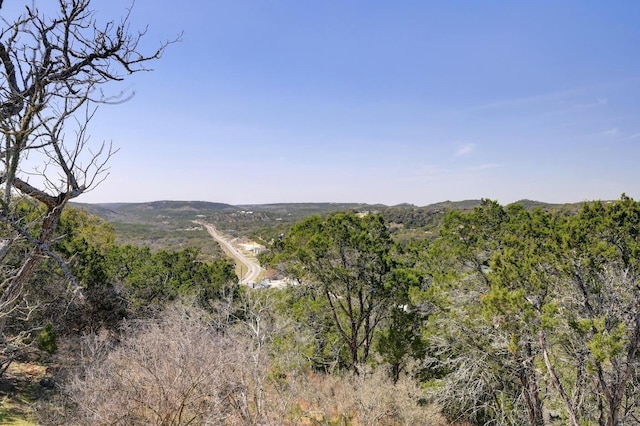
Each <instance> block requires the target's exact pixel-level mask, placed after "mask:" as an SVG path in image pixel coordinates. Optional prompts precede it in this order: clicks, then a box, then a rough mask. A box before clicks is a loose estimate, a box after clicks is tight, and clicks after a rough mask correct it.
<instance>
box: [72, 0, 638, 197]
mask: <svg viewBox="0 0 640 426" xmlns="http://www.w3.org/2000/svg"><path fill="white" fill-rule="evenodd" d="M93 3H94V7H95V8H96V9H97V10H98V12H99V15H98V16H99V17H103V18H104V19H107V18H109V17H112V18H114V17H118V16H120V15H121V14H122V12H123V11H124V9H125V8H126V7H127V5H128V4H129V2H128V1H120V0H112V1H109V2H106V1H105V2H99V1H94V2H93ZM638 22H640V2H637V1H622V0H621V1H615V2H604V1H589V0H582V1H535V2H512V1H490V0H487V1H433V2H432V1H401V2H400V1H398V2H391V1H376V0H369V1H345V0H343V1H300V0H263V1H249V0H246V1H244V0H242V1H241V0H229V1H218V0H207V1H205V0H191V1H187V2H180V3H178V2H174V1H172V2H169V1H164V0H162V1H159V0H154V1H151V0H137V1H136V4H135V8H134V11H133V15H132V27H131V28H132V29H135V28H141V27H144V26H145V25H147V24H148V25H149V30H148V33H147V35H146V38H145V43H144V46H143V47H145V48H148V49H149V50H151V49H153V48H155V47H156V46H157V44H158V43H159V42H160V41H161V40H163V39H168V38H172V37H174V36H175V35H176V34H178V33H180V32H182V31H184V35H183V40H182V42H181V43H178V44H174V45H172V46H170V47H169V48H168V49H167V51H166V53H165V55H164V56H163V58H162V59H161V60H160V61H158V62H157V63H155V64H154V65H153V67H154V68H155V71H154V72H152V73H144V74H137V75H134V76H132V77H131V78H129V79H128V80H126V81H125V82H123V83H122V84H121V85H119V86H113V87H111V88H110V89H111V90H113V91H114V92H116V91H118V90H121V89H126V90H130V91H135V97H134V98H133V99H132V100H131V101H129V102H127V103H125V104H123V105H118V106H103V107H101V109H100V110H99V112H98V115H97V117H96V119H95V121H94V122H93V127H92V130H91V134H92V138H93V140H94V142H95V143H98V142H100V141H102V140H107V141H113V143H114V145H115V146H117V147H119V148H120V151H119V152H118V154H117V155H116V156H114V157H113V159H112V160H111V174H110V176H109V178H108V179H107V180H106V181H105V182H104V183H102V184H101V185H100V186H99V187H97V188H96V189H95V190H93V191H92V192H90V193H88V194H86V195H84V196H82V197H81V198H80V199H78V201H81V202H115V201H128V202H135V201H151V200H161V199H175V200H207V201H215V202H225V203H230V204H244V203H272V202H273V203H275V202H325V201H326V202H366V203H384V204H388V205H392V204H399V203H412V204H416V205H426V204H430V203H433V202H438V201H443V200H462V199H470V198H491V199H496V200H498V201H500V202H502V203H509V202H512V201H516V200H519V199H524V198H528V199H535V200H541V201H548V202H576V201H583V200H591V199H615V198H618V197H619V196H620V194H621V193H623V192H626V193H627V195H629V196H631V197H633V198H635V199H640V167H639V159H640V25H638Z"/></svg>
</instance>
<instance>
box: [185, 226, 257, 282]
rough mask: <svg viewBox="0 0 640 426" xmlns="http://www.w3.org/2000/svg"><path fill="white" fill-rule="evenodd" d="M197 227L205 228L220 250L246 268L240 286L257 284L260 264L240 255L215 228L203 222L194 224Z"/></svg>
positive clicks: (240, 252)
mask: <svg viewBox="0 0 640 426" xmlns="http://www.w3.org/2000/svg"><path fill="white" fill-rule="evenodd" d="M196 223H198V224H199V225H202V226H204V227H205V228H206V230H207V232H209V234H210V235H211V236H212V237H213V238H214V239H215V240H216V241H217V242H218V243H220V245H221V246H222V248H223V249H224V250H225V251H226V252H227V253H229V255H230V256H231V257H233V258H234V259H236V260H237V261H239V262H240V263H242V264H243V265H244V266H246V267H247V273H246V274H245V275H244V276H243V277H242V279H241V280H240V284H244V285H251V284H255V283H257V282H258V278H260V274H261V273H262V271H263V269H262V267H260V264H259V263H257V262H255V261H254V260H252V259H249V258H248V257H247V256H245V255H244V253H242V251H240V250H238V249H237V248H236V247H235V246H234V245H233V244H231V243H230V242H229V241H227V240H226V239H225V238H224V236H223V235H222V234H221V233H220V232H218V230H217V229H216V228H215V226H213V225H211V224H208V223H204V222H196Z"/></svg>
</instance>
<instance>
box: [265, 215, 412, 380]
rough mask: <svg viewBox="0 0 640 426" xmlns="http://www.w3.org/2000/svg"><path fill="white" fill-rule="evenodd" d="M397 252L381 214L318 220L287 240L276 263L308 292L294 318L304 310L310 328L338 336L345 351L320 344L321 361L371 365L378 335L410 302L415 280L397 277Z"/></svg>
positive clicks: (301, 225) (326, 342) (328, 342)
mask: <svg viewBox="0 0 640 426" xmlns="http://www.w3.org/2000/svg"><path fill="white" fill-rule="evenodd" d="M394 250H395V244H394V242H393V240H392V239H391V235H390V233H389V230H388V228H387V227H386V225H385V223H384V220H383V218H382V217H381V216H380V215H375V214H364V215H357V214H353V213H336V214H332V215H330V216H328V217H326V218H322V217H320V216H313V217H310V218H308V219H306V220H304V221H302V222H300V223H298V224H296V225H295V226H293V227H292V229H291V232H290V233H289V234H287V235H286V236H285V238H284V240H283V241H282V243H281V244H280V245H279V250H278V252H277V253H275V254H274V256H273V257H272V259H271V261H272V263H273V264H274V265H276V266H278V267H279V268H280V269H282V270H284V271H285V273H286V274H287V275H288V276H291V277H294V278H296V279H298V280H299V281H300V282H302V283H303V286H302V287H305V290H302V291H300V292H299V293H298V294H299V299H298V300H297V301H295V302H294V303H293V307H294V312H295V310H296V309H300V308H302V311H301V312H304V314H305V315H308V316H309V323H310V324H313V325H314V326H316V327H324V328H325V330H317V331H318V332H320V333H322V334H323V335H324V336H338V341H339V342H340V343H341V346H342V347H341V348H336V347H335V342H336V340H335V339H333V338H331V339H319V340H318V341H317V346H316V351H317V353H319V354H324V355H321V356H320V357H321V358H323V357H324V358H326V355H327V353H326V351H327V350H329V351H330V355H331V356H333V357H335V358H334V359H335V360H339V361H340V363H342V362H344V363H345V364H346V366H347V367H348V368H350V369H353V370H354V371H357V368H358V366H359V365H360V364H362V363H364V362H366V361H367V360H368V358H369V355H370V354H371V350H372V349H373V348H374V340H375V338H376V337H377V333H378V331H380V330H381V329H383V328H385V327H387V326H388V324H389V320H390V319H391V317H392V311H393V310H394V309H397V306H400V305H401V304H403V303H405V301H407V300H408V297H407V296H406V294H407V291H408V286H409V283H407V280H408V278H409V275H408V274H404V275H403V274H400V273H397V267H398V264H397V262H396V260H395V259H394ZM321 307H322V308H321ZM320 308H321V309H320ZM327 330H331V331H330V332H329V333H327V332H326V331H327ZM386 347H388V345H382V346H380V348H386ZM344 355H347V356H348V358H346V359H345V358H343V356H344Z"/></svg>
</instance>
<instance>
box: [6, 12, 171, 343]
mask: <svg viewBox="0 0 640 426" xmlns="http://www.w3.org/2000/svg"><path fill="white" fill-rule="evenodd" d="M29 3H30V2H29ZM130 12H131V9H128V10H126V11H125V13H124V17H123V18H122V19H121V20H119V21H110V22H107V23H104V24H100V23H99V22H98V21H97V19H96V16H95V13H94V11H93V10H92V9H91V5H90V0H58V1H57V13H56V14H55V16H45V15H44V14H43V13H41V12H40V11H39V9H38V7H37V6H36V5H35V4H34V5H32V6H25V9H24V13H23V14H22V15H21V16H19V17H18V18H16V19H15V21H12V22H9V21H7V20H6V19H4V18H2V19H1V20H0V26H1V27H0V138H1V139H0V167H1V169H0V188H1V189H0V224H1V225H2V229H1V231H2V241H1V242H2V244H1V247H0V266H1V267H2V270H1V271H0V273H1V277H0V293H1V294H0V334H1V333H2V331H3V326H2V321H3V318H6V317H7V315H9V314H15V313H16V312H17V311H16V310H17V309H18V307H20V306H21V304H20V302H21V301H22V300H21V299H22V294H23V289H24V286H25V284H26V283H27V281H28V280H29V279H30V277H31V276H32V275H33V272H34V271H35V269H36V268H37V267H38V265H39V264H40V263H41V261H42V259H43V258H44V257H49V258H52V259H53V260H55V261H56V262H57V263H58V264H59V266H60V267H61V268H62V270H63V271H64V272H65V274H66V275H67V277H68V279H69V280H70V282H71V284H72V286H73V288H74V289H75V290H77V289H78V288H79V285H78V283H77V282H76V280H75V279H74V278H73V277H72V275H71V274H70V273H69V270H68V268H66V265H65V263H64V261H63V259H62V258H61V257H60V256H59V255H57V254H56V253H55V252H54V251H53V250H52V242H53V240H54V237H55V231H56V227H57V225H58V221H59V219H60V215H61V214H62V211H63V210H64V208H65V206H66V204H67V203H68V202H69V200H71V199H73V198H76V197H78V196H79V195H81V194H83V193H85V192H87V191H89V190H90V189H92V188H94V187H95V186H96V185H98V184H99V183H100V182H101V181H102V180H104V179H105V178H106V176H107V174H108V173H107V163H108V161H109V159H110V158H111V157H112V155H113V154H114V152H115V150H114V149H113V147H112V145H111V144H110V143H104V142H103V143H99V144H97V145H93V144H92V143H91V141H90V138H89V134H88V127H89V123H90V121H91V119H92V118H93V117H94V114H95V113H96V108H97V106H98V105H99V104H104V103H114V102H115V103H117V102H121V101H125V100H126V99H128V97H129V96H130V94H127V93H117V94H115V95H114V96H109V95H107V94H106V92H105V90H104V88H107V87H109V86H108V83H111V82H115V81H120V80H122V79H123V78H124V77H125V76H126V75H128V74H132V73H136V72H140V71H148V70H150V68H149V67H148V64H149V63H150V61H153V60H155V59H158V58H160V56H161V55H162V53H163V51H164V50H165V48H166V47H167V45H168V44H170V43H172V42H173V41H169V42H165V43H162V44H160V45H159V47H158V49H157V50H155V51H153V52H151V53H142V52H141V49H140V46H139V45H140V42H141V40H142V38H143V36H144V35H145V31H142V32H130V28H129V17H130ZM25 205H30V206H31V209H32V211H37V212H39V214H38V215H37V216H36V215H33V214H31V215H30V216H29V217H28V218H27V217H26V216H25V214H24V206H25ZM20 206H22V207H20ZM21 209H22V210H21ZM17 250H21V253H20V259H19V260H20V261H19V262H15V261H14V262H9V261H8V260H7V259H9V258H10V257H11V256H10V253H11V252H12V251H13V252H15V251H17ZM14 258H15V257H14Z"/></svg>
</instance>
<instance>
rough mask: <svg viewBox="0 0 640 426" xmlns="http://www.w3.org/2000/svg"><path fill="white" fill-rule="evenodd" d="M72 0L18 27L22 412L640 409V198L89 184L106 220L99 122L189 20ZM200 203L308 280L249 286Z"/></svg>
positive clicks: (3, 323)
mask: <svg viewBox="0 0 640 426" xmlns="http://www.w3.org/2000/svg"><path fill="white" fill-rule="evenodd" d="M57 4H58V6H59V8H58V10H57V12H56V13H55V14H54V16H52V17H47V16H44V15H42V14H41V13H40V12H39V11H38V9H37V7H36V6H35V5H33V6H31V7H25V9H24V11H23V14H22V15H21V16H20V17H19V18H17V19H16V21H15V22H8V21H6V20H5V21H3V29H2V31H0V69H1V70H2V73H1V75H0V112H1V114H0V135H1V139H2V149H1V151H2V156H0V163H1V168H2V171H1V172H0V184H2V190H0V379H2V380H0V392H2V394H3V397H4V398H3V406H2V408H0V422H3V423H8V422H9V421H10V420H12V419H11V418H10V417H11V416H12V415H13V414H14V411H12V409H11V408H10V406H11V404H12V403H22V404H23V405H25V403H24V401H25V399H28V402H29V407H30V408H31V409H32V412H31V415H24V416H22V417H23V419H22V420H24V418H27V420H29V421H37V422H39V423H42V424H61V425H62V424H64V425H73V424H77V425H87V424H110V425H148V424H156V425H186V424H221V425H271V424H285V425H298V424H306V425H313V424H327V425H332V424H333V425H335V424H342V425H398V424H404V425H414V424H451V422H453V423H457V424H465V425H466V424H477V425H484V424H498V425H522V424H529V425H532V426H538V425H548V424H559V425H564V424H570V425H572V426H577V425H603V426H616V425H620V424H637V423H640V408H639V403H640V401H639V399H640V396H639V395H640V392H638V386H639V385H640V381H639V379H640V375H639V374H638V367H639V363H640V306H639V305H640V282H639V279H640V203H638V202H636V201H634V200H632V199H631V198H629V197H627V196H625V195H623V196H622V197H621V199H620V200H617V201H612V202H601V201H597V202H591V203H585V204H583V205H581V206H580V207H579V208H575V206H551V205H542V204H539V203H533V202H529V201H523V202H521V203H516V204H513V205H509V206H501V205H499V204H498V203H496V202H493V201H489V200H477V201H468V202H460V203H451V202H444V203H440V204H438V205H434V206H427V207H416V206H410V205H400V206H394V207H387V206H381V205H374V206H369V205H360V204H322V203H319V204H313V203H308V204H299V205H294V206H292V205H286V204H278V205H266V206H239V207H234V206H228V205H224V204H216V203H205V202H186V203H185V202H171V201H161V202H155V203H145V204H136V205H127V204H118V205H104V206H97V207H95V206H94V207H92V206H88V208H95V210H92V211H93V212H94V213H96V214H100V215H103V217H105V218H107V219H108V220H110V221H112V222H113V224H112V223H109V222H106V221H105V220H104V219H100V218H98V217H96V216H94V215H92V214H90V213H88V212H87V211H85V210H82V209H74V208H70V207H69V203H70V200H72V199H75V198H77V197H79V196H80V195H81V194H83V193H85V192H86V191H88V190H90V189H91V188H93V187H94V186H95V185H96V184H98V183H99V182H100V181H101V180H102V179H104V177H105V173H106V170H107V163H108V160H109V159H110V158H111V156H112V154H113V150H112V148H111V146H109V145H107V144H101V145H98V146H94V147H93V148H92V147H90V144H89V142H90V138H89V137H88V136H87V129H88V123H89V122H90V121H91V119H92V117H93V115H94V113H95V111H96V109H95V108H96V106H97V105H98V104H104V103H118V102H117V101H119V100H125V99H126V96H125V94H124V92H123V93H121V94H120V95H118V94H116V95H115V96H110V95H108V94H106V92H105V91H103V87H104V85H105V84H107V83H111V82H117V81H120V80H122V79H123V78H124V77H125V76H126V75H128V74H131V73H135V72H140V71H147V70H149V68H147V67H146V63H147V62H149V61H152V60H155V59H157V58H159V57H160V56H161V54H162V52H163V51H164V50H165V48H166V47H167V45H169V44H171V43H172V42H165V43H163V44H161V45H160V46H159V47H158V49H157V50H155V51H152V52H151V53H150V54H144V53H143V52H140V51H139V50H138V46H139V45H140V40H141V38H142V37H143V36H144V35H145V33H146V31H144V30H143V31H140V32H137V33H136V32H134V33H129V22H128V17H129V14H128V13H126V14H125V17H124V18H123V19H122V20H120V21H109V22H107V23H105V24H100V23H98V22H96V19H95V14H94V13H93V11H92V9H91V8H90V2H89V0H60V1H59V2H58V3H57ZM1 7H2V2H1V1H0V8H1ZM116 93H117V91H116ZM28 157H29V158H30V159H31V160H34V161H36V162H38V161H39V160H42V161H41V163H39V164H37V165H35V166H34V167H35V168H34V170H30V169H29V167H30V166H28V165H27V164H26V163H25V161H24V160H25V159H27V158H28ZM194 220H199V221H207V222H211V223H215V225H216V226H217V227H218V228H219V229H222V230H224V231H225V232H227V233H229V234H232V235H234V236H239V237H243V236H250V237H251V238H254V239H256V240H259V241H261V242H262V243H264V244H265V245H267V246H268V250H267V251H266V252H264V253H263V254H262V255H261V257H260V259H261V261H262V262H263V264H264V265H265V266H270V267H271V268H272V269H273V270H275V271H277V272H278V273H279V274H282V275H283V276H286V277H288V278H290V279H292V281H293V283H292V285H290V286H288V287H286V288H284V289H268V290H253V289H248V288H241V287H240V286H239V284H238V280H237V277H236V276H235V274H234V265H233V264H232V263H231V262H230V261H229V260H228V259H225V258H224V257H223V256H222V254H221V252H220V251H219V250H210V251H209V250H207V252H206V253H205V252H203V251H202V250H201V249H203V248H207V249H208V248H209V247H212V246H213V244H212V240H211V239H210V238H209V236H208V235H207V234H206V232H205V231H204V229H202V227H200V226H199V225H198V226H195V224H194V223H193V222H194ZM17 365H22V366H25V365H26V366H27V367H26V368H23V370H16V369H15V367H16V366H17ZM24 371H43V375H45V376H44V377H42V376H40V377H38V379H41V380H39V381H37V382H35V381H33V380H25V379H24V376H25V373H24ZM25 381H26V382H27V384H26V385H25Z"/></svg>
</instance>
